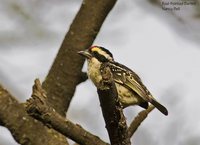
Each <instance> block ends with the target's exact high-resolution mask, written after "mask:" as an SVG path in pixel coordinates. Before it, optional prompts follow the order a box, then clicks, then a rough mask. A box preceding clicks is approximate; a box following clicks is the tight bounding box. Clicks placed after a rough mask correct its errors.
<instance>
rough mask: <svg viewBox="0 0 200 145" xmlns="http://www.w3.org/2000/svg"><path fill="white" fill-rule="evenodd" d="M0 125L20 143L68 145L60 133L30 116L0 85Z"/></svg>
mask: <svg viewBox="0 0 200 145" xmlns="http://www.w3.org/2000/svg"><path fill="white" fill-rule="evenodd" d="M0 125H2V126H5V127H7V128H8V129H9V130H10V132H11V133H12V135H13V137H14V138H15V140H16V141H17V142H18V143H19V144H21V145H27V144H31V145H40V144H46V145H47V144H48V145H68V143H67V141H66V139H65V138H63V136H62V135H61V134H59V133H58V132H56V131H55V130H52V129H49V128H47V127H44V125H43V124H42V123H40V122H38V121H37V120H35V119H33V118H32V117H30V116H29V115H28V114H27V113H26V112H25V108H24V106H23V105H22V104H20V103H19V102H18V101H17V100H16V99H15V98H14V97H13V96H12V95H11V94H10V93H9V92H8V91H7V90H5V89H4V88H3V87H2V86H1V85H0Z"/></svg>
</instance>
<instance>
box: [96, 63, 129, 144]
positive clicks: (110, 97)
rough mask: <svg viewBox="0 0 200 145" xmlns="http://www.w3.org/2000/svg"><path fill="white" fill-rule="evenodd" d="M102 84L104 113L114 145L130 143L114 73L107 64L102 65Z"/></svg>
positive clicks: (101, 93) (100, 97)
mask: <svg viewBox="0 0 200 145" xmlns="http://www.w3.org/2000/svg"><path fill="white" fill-rule="evenodd" d="M101 70H102V77H103V81H102V85H101V86H100V87H99V88H98V89H97V92H98V94H99V100H100V104H101V109H102V113H103V116H104V120H105V123H106V129H107V131H108V134H109V138H110V142H111V144H112V145H130V144H131V143H130V138H129V136H128V132H127V125H126V119H125V117H124V114H123V111H122V109H123V108H122V106H121V104H120V102H119V99H118V94H117V90H116V86H115V84H114V82H113V78H112V74H111V71H110V69H109V67H107V66H106V65H102V69H101Z"/></svg>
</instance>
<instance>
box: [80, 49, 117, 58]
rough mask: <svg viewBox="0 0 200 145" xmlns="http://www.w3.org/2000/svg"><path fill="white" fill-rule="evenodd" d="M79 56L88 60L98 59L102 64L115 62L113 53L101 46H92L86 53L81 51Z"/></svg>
mask: <svg viewBox="0 0 200 145" xmlns="http://www.w3.org/2000/svg"><path fill="white" fill-rule="evenodd" d="M78 54H80V55H82V56H84V57H85V58H87V59H92V58H96V59H97V60H98V61H100V62H109V61H113V60H114V59H113V55H112V53H111V52H110V51H109V50H107V49H105V48H104V47H101V46H92V47H90V48H89V49H86V50H84V51H79V52H78Z"/></svg>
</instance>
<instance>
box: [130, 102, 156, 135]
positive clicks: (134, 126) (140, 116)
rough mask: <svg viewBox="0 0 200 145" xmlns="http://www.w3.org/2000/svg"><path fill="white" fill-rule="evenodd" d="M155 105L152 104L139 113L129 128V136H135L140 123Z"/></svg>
mask: <svg viewBox="0 0 200 145" xmlns="http://www.w3.org/2000/svg"><path fill="white" fill-rule="evenodd" d="M154 108H155V107H154V106H153V105H150V106H149V108H148V109H146V110H143V111H141V112H140V113H138V115H137V116H136V117H135V118H134V120H133V121H132V122H131V124H130V126H129V128H128V135H129V137H131V136H133V134H134V133H135V131H136V130H137V129H138V127H139V126H140V124H141V123H142V122H143V121H144V120H145V119H146V118H147V116H148V114H149V113H150V112H151V111H152V110H153V109H154Z"/></svg>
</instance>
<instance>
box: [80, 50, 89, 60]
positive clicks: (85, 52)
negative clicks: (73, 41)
mask: <svg viewBox="0 0 200 145" xmlns="http://www.w3.org/2000/svg"><path fill="white" fill-rule="evenodd" d="M78 54H80V55H81V56H83V57H86V58H88V59H89V58H91V57H92V55H91V54H90V53H89V52H88V50H84V51H79V52H78Z"/></svg>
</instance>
